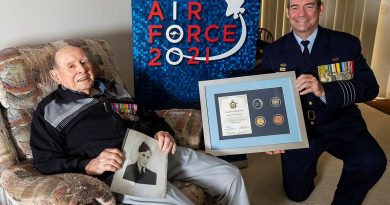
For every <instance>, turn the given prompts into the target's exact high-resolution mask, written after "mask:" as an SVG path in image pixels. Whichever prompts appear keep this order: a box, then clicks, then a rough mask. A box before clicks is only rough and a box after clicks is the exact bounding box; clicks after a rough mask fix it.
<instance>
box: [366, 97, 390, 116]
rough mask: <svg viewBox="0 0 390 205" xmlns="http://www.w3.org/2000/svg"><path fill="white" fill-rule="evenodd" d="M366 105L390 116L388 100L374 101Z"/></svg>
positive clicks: (389, 100)
mask: <svg viewBox="0 0 390 205" xmlns="http://www.w3.org/2000/svg"><path fill="white" fill-rule="evenodd" d="M366 104H367V105H369V106H371V107H373V108H375V109H377V110H379V111H381V112H384V113H386V114H388V115H390V99H387V98H383V99H374V100H373V101H370V102H366Z"/></svg>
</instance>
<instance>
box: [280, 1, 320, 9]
mask: <svg viewBox="0 0 390 205" xmlns="http://www.w3.org/2000/svg"><path fill="white" fill-rule="evenodd" d="M321 4H322V0H317V6H320V5H321ZM287 8H290V0H287Z"/></svg>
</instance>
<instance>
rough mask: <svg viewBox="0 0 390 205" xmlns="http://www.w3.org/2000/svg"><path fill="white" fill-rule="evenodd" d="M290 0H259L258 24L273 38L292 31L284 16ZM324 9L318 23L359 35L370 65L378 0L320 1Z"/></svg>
mask: <svg viewBox="0 0 390 205" xmlns="http://www.w3.org/2000/svg"><path fill="white" fill-rule="evenodd" d="M288 1H289V0H262V3H261V17H260V27H261V28H266V29H267V30H269V31H271V33H272V34H273V35H274V37H275V39H278V38H280V37H281V36H283V35H284V34H286V33H288V32H290V31H291V26H290V23H289V20H288V19H287V17H286V14H285V12H286V7H287V2H288ZM323 3H324V6H325V11H324V13H323V14H322V15H321V16H320V21H319V24H320V25H321V26H323V27H325V28H329V29H333V30H337V31H343V32H347V33H350V34H352V35H354V36H356V37H358V38H359V39H360V41H361V43H362V52H363V55H364V56H365V57H366V59H367V62H368V63H369V64H371V59H372V52H373V48H374V42H375V33H376V27H377V22H378V15H379V8H380V3H381V0H323Z"/></svg>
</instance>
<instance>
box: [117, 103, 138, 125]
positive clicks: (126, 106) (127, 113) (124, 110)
mask: <svg viewBox="0 0 390 205" xmlns="http://www.w3.org/2000/svg"><path fill="white" fill-rule="evenodd" d="M111 108H112V110H113V111H114V112H116V113H117V114H118V115H119V116H120V117H121V118H122V119H124V120H130V121H137V120H138V116H137V114H136V113H137V104H131V103H111Z"/></svg>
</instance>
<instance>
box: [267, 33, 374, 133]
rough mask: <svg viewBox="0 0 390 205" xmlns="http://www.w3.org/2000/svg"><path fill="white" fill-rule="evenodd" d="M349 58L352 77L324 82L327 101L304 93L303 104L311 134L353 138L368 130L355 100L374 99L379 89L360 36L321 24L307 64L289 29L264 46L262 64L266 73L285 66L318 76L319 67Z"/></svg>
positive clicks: (298, 73) (288, 69)
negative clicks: (328, 134)
mask: <svg viewBox="0 0 390 205" xmlns="http://www.w3.org/2000/svg"><path fill="white" fill-rule="evenodd" d="M347 61H352V62H353V64H354V73H353V78H352V79H350V80H334V81H332V82H326V83H322V85H323V87H324V90H325V96H326V103H324V102H322V101H321V100H320V98H319V97H316V96H314V95H313V94H312V93H309V94H306V95H305V96H301V103H302V108H303V112H304V113H303V114H304V117H305V123H306V127H307V131H308V134H309V136H310V135H315V134H316V133H331V134H332V135H333V136H335V137H338V138H342V139H346V140H351V139H352V138H353V137H354V136H356V135H357V134H358V133H359V132H360V131H361V130H363V129H366V124H365V122H364V120H363V118H362V116H361V113H360V111H359V109H358V108H357V105H355V103H360V102H366V101H369V100H372V99H374V98H375V97H376V96H377V94H378V92H379V86H378V84H377V81H376V79H375V76H374V74H373V72H372V70H371V68H370V67H369V66H368V65H367V63H366V60H365V59H364V57H363V55H362V54H361V45H360V41H359V39H358V38H356V37H354V36H352V35H350V34H347V33H343V32H337V31H332V30H329V29H326V28H322V27H319V28H318V34H317V37H316V39H315V41H314V45H313V48H312V51H311V53H310V59H309V62H308V66H305V63H304V59H303V55H302V51H301V49H300V46H299V44H298V42H297V40H296V39H295V37H294V34H293V32H290V33H289V34H287V35H285V36H283V37H282V38H280V39H279V40H278V41H276V42H274V43H273V44H271V45H269V46H268V47H267V48H266V49H265V51H264V56H263V59H262V65H261V66H262V72H264V73H269V72H277V71H279V70H281V69H280V68H281V67H283V68H285V69H286V71H295V73H296V75H297V77H298V76H299V75H300V74H303V73H305V74H312V75H314V76H315V77H316V78H317V79H319V75H318V66H320V65H329V64H334V63H341V62H347ZM283 70H284V69H283ZM309 112H311V113H310V114H311V116H308V114H309ZM313 115H314V116H313Z"/></svg>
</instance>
